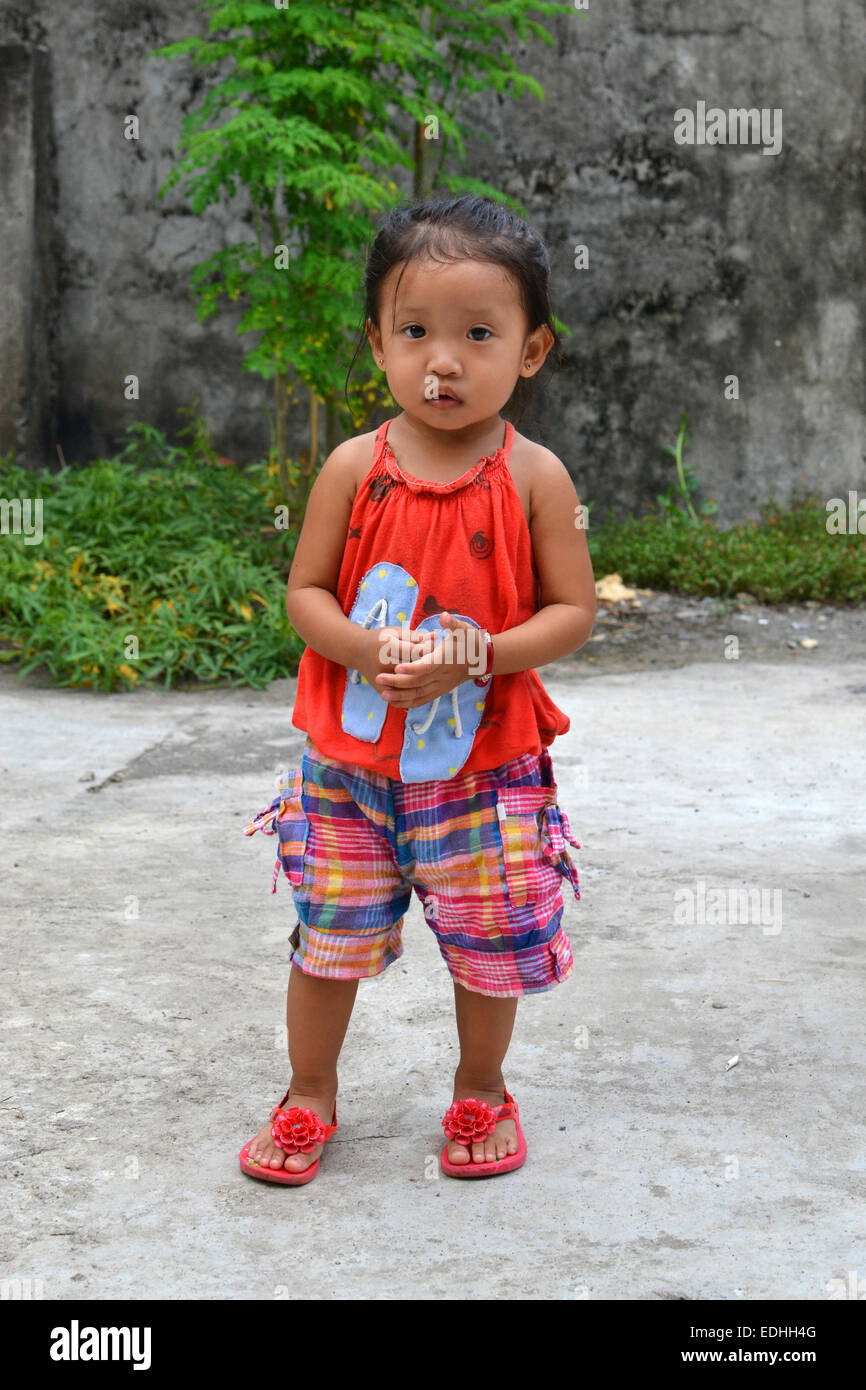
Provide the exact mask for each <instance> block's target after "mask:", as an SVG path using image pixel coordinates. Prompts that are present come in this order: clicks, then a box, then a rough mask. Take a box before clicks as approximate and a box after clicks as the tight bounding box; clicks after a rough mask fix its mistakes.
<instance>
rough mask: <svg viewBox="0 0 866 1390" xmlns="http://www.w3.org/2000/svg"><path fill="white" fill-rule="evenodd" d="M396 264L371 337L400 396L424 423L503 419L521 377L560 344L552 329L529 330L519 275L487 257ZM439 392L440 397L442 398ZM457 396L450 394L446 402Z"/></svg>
mask: <svg viewBox="0 0 866 1390" xmlns="http://www.w3.org/2000/svg"><path fill="white" fill-rule="evenodd" d="M402 268H403V263H400V264H398V265H395V266H392V267H391V269H390V270H389V272H388V274H387V275H386V277H385V279H384V281H383V282H382V287H381V291H380V315H379V317H380V322H381V328H380V330H377V329H376V328H374V327H373V326H372V325H371V324H369V323H368V327H367V336H368V338H369V340H370V346H371V347H372V349H373V356H374V358H375V360H376V363H377V365H378V364H379V359H380V358H384V368H383V369H384V371H385V372H386V374H387V377H388V385H389V387H390V389H391V394H392V396H393V397H394V399H395V401H397V402H398V404H399V405H400V406H402V408H403V410H404V411H405V412H406V413H407V414H408V415H410V416H412V417H413V418H414V419H415V420H417V421H418V422H419V423H421V424H426V425H428V426H430V427H431V428H432V429H437V430H447V431H452V432H455V433H456V432H457V431H459V430H462V429H465V427H466V426H467V425H474V424H477V423H480V422H484V421H489V420H491V419H493V418H495V417H496V416H498V414H499V412H500V410H501V409H502V407H503V406H504V405H505V403H506V401H507V400H508V398H509V396H510V395H511V393H512V391H513V390H514V384H515V382H516V381H517V378H518V377H519V376H533V375H534V374H535V372H537V371H538V370H539V368H540V367H541V365H542V363H543V362H544V359H545V357H546V356H547V354H548V352H549V351H550V348H551V346H552V345H553V334H552V333H551V332H550V329H549V328H547V327H546V326H542V327H540V328H536V329H535V330H534V331H533V332H532V333H529V332H528V331H527V318H526V312H525V310H524V309H523V307H522V305H521V303H520V300H519V297H518V291H517V286H516V284H515V282H514V280H513V279H512V278H511V277H510V276H509V275H508V274H507V273H506V272H505V271H504V270H503V269H502V267H501V266H497V265H490V264H489V263H487V262H485V261H468V260H459V261H452V262H444V263H443V262H434V261H431V260H429V259H428V258H427V257H425V256H421V257H419V258H418V259H417V260H414V261H410V262H409V263H408V265H406V269H405V272H404V274H403V278H402V280H401V281H400V288H399V290H398V291H397V303H396V306H395V304H394V290H395V286H396V284H397V280H398V279H399V277H400V271H401V270H402ZM437 395H438V399H437ZM449 395H450V399H446V397H447V396H449Z"/></svg>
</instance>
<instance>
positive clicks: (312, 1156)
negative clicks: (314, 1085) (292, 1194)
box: [249, 1090, 337, 1173]
mask: <svg viewBox="0 0 866 1390" xmlns="http://www.w3.org/2000/svg"><path fill="white" fill-rule="evenodd" d="M336 1099H337V1092H336V1090H334V1091H332V1092H330V1093H329V1094H327V1095H325V1094H324V1093H322V1094H320V1095H315V1096H314V1095H307V1094H306V1093H304V1092H301V1091H291V1090H290V1091H289V1098H288V1100H287V1101H286V1103H285V1105H284V1106H283V1109H284V1110H288V1109H289V1107H290V1106H292V1105H300V1106H301V1107H302V1108H304V1109H306V1110H315V1112H316V1114H317V1115H318V1117H319V1119H320V1120H321V1121H322V1124H325V1125H329V1124H330V1123H331V1116H332V1115H333V1113H334V1102H335V1101H336ZM323 1148H324V1144H316V1146H315V1148H313V1149H311V1150H310V1152H309V1153H308V1154H287V1153H286V1151H285V1149H281V1148H280V1146H279V1144H275V1143H274V1141H273V1139H272V1138H271V1121H270V1120H268V1123H267V1124H266V1125H265V1126H264V1128H262V1129H260V1130H259V1132H258V1134H257V1135H256V1137H255V1139H253V1140H252V1142H251V1143H250V1153H249V1161H250V1163H260V1164H261V1166H262V1167H263V1168H286V1169H288V1171H289V1172H290V1173H302V1172H303V1171H304V1169H305V1168H309V1166H310V1164H311V1163H315V1161H316V1159H317V1158H318V1157H319V1154H320V1153H321V1152H322V1149H323Z"/></svg>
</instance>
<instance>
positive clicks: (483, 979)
mask: <svg viewBox="0 0 866 1390" xmlns="http://www.w3.org/2000/svg"><path fill="white" fill-rule="evenodd" d="M278 788H279V792H278V795H277V796H276V797H275V798H274V800H273V801H272V803H271V805H270V806H268V807H267V808H265V810H263V811H260V812H259V813H258V815H256V816H255V817H254V819H253V820H252V821H251V822H250V824H249V825H247V826H245V827H244V834H245V835H253V834H255V832H256V831H257V830H261V831H263V832H264V833H265V834H266V835H273V834H276V835H278V836H279V847H278V853H277V862H276V865H275V867H274V876H273V883H272V885H271V892H272V893H274V892H276V887H277V879H278V877H279V872H280V868H281V867H282V869H283V872H284V873H285V875H286V877H287V878H288V880H289V883H290V885H291V889H292V895H293V898H294V903H295V908H296V910H297V914H298V922H297V924H296V926H295V929H294V931H293V933H292V935H291V937H290V938H289V940H290V944H291V946H292V954H291V956H290V959H291V961H292V964H293V965H294V966H296V967H297V968H298V969H300V970H302V971H303V972H304V973H305V974H307V975H316V976H320V977H322V978H325V979H331V980H354V979H362V978H366V977H367V976H371V975H380V974H381V973H382V972H383V971H384V970H386V969H387V967H388V966H389V965H390V964H391V963H392V961H395V960H398V959H399V957H400V956H401V955H402V954H403V945H402V941H401V931H402V925H403V917H404V915H405V913H406V911H407V909H408V907H409V904H410V903H411V901H412V890H413V889H414V891H415V893H416V894H417V895H418V898H419V900H420V902H421V906H422V908H423V910H424V916H425V917H426V919H427V922H428V923H429V925H430V927H431V928H432V930H433V932H434V934H435V936H436V939H437V941H438V944H439V950H440V952H441V954H442V956H443V958H444V960H445V963H446V965H447V967H448V969H449V971H450V973H451V975H452V976H453V978H454V979H455V980H458V981H459V983H460V984H461V985H463V986H464V987H465V988H466V989H469V990H474V991H476V992H477V993H479V994H488V995H493V996H498V997H501V998H506V997H511V996H514V995H522V994H538V993H541V992H542V991H544V990H548V989H552V988H553V987H554V986H555V985H557V984H559V983H560V982H561V981H562V980H564V979H566V978H567V976H568V975H570V974H571V971H572V969H573V966H574V960H573V957H572V953H571V946H570V943H569V940H568V937H567V936H566V934H565V932H564V931H563V929H562V926H561V919H562V913H563V906H564V905H563V899H562V891H561V886H562V881H563V879H566V880H567V881H568V882H569V883H570V884H571V886H572V888H573V890H574V894H575V897H576V898H579V897H580V886H579V883H578V877H577V870H576V869H575V866H574V864H573V862H572V860H571V858H570V857H569V854H568V851H567V848H566V843H565V842H566V841H568V842H569V843H570V844H572V845H574V847H575V848H576V849H580V845H579V844H578V842H577V841H576V840H574V839H572V836H571V831H570V827H569V824H568V817H567V816H566V814H565V812H564V811H563V810H561V808H560V807H559V806H558V805H557V801H556V793H557V788H556V782H555V781H554V778H553V764H552V762H551V758H550V754H549V753H548V751H547V749H546V748H545V749H542V752H541V753H540V754H538V755H536V754H529V753H527V754H524V755H523V756H521V757H519V758H515V759H513V760H512V761H511V762H508V763H503V764H502V765H501V766H499V767H495V768H492V769H490V770H488V771H483V772H468V773H458V774H457V776H455V777H452V778H450V779H449V780H447V781H436V782H411V783H406V782H400V781H395V780H393V779H392V778H389V777H384V776H382V775H380V774H378V773H374V772H367V771H366V770H364V769H361V768H357V767H354V766H353V765H352V764H350V763H343V762H338V761H337V760H336V759H334V758H329V757H326V756H325V755H324V754H323V753H321V752H319V750H318V749H317V748H316V747H315V745H314V744H313V742H312V740H311V739H310V737H309V735H308V736H307V741H306V747H305V749H304V753H303V757H302V760H301V766H300V767H299V768H298V769H297V770H295V771H291V772H287V773H284V774H283V775H282V776H281V777H280V778H279V779H278Z"/></svg>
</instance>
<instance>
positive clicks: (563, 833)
mask: <svg viewBox="0 0 866 1390" xmlns="http://www.w3.org/2000/svg"><path fill="white" fill-rule="evenodd" d="M496 814H497V817H498V820H499V832H500V836H501V839H502V856H503V862H504V865H505V877H506V880H507V883H508V893H509V897H510V898H511V901H512V904H513V905H514V906H515V907H525V906H526V905H527V904H528V903H533V902H535V901H537V899H538V898H539V897H541V896H542V895H543V894H544V893H545V891H549V882H548V883H545V878H544V873H543V866H544V864H545V862H546V863H547V864H548V865H549V866H550V867H551V868H553V869H555V870H556V872H557V873H558V874H559V875H560V877H561V878H563V879H566V880H567V881H568V882H569V883H570V884H571V886H572V888H573V889H574V894H575V897H577V898H579V897H580V884H579V882H578V877H577V869H576V868H575V866H574V863H573V861H572V859H571V856H570V855H569V853H568V850H567V848H566V841H568V843H569V844H572V845H574V847H575V849H580V845H579V844H578V843H577V841H576V840H574V839H573V838H572V835H571V827H570V825H569V823H568V817H567V816H566V814H565V812H564V811H563V810H562V809H561V807H560V806H559V805H558V804H557V802H556V786H555V785H554V786H539V787H533V786H528V787H499V788H498V789H497V793H496Z"/></svg>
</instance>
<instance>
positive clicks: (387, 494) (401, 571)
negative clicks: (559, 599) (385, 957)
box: [292, 420, 571, 781]
mask: <svg viewBox="0 0 866 1390" xmlns="http://www.w3.org/2000/svg"><path fill="white" fill-rule="evenodd" d="M390 424H391V421H390V420H386V421H385V423H384V424H383V425H381V426H380V428H379V429H378V431H377V433H376V441H375V447H374V451H373V462H372V465H371V467H370V469H369V472H368V473H367V474H366V476H365V478H364V480H363V482H362V483H361V484H360V486H359V487H358V491H357V494H356V496H355V500H354V503H353V506H352V514H351V517H350V519H349V527H348V532H347V535H346V541H345V548H344V551H343V560H342V564H341V566H340V574H339V578H338V581H337V590H336V597H337V600H338V602H339V603H340V605H341V607H342V609H343V612H344V613H345V614H346V616H347V617H350V618H352V620H353V621H356V622H359V623H361V624H362V625H364V626H368V627H378V626H389V627H390V626H400V625H401V624H402V625H405V626H407V627H409V628H410V629H414V628H418V627H421V626H422V625H423V628H424V630H425V631H436V632H439V633H440V634H442V633H443V629H442V628H441V627H439V624H438V622H436V620H435V615H436V614H438V613H440V612H442V611H443V610H445V609H447V610H448V611H449V612H452V613H454V614H455V615H456V616H458V617H462V618H464V619H466V620H469V621H472V622H474V623H477V624H478V626H479V627H481V628H487V630H488V631H489V632H490V634H491V636H492V637H493V640H494V643H495V641H496V634H497V633H498V632H505V631H507V629H509V628H512V627H517V626H518V624H520V623H523V622H526V620H527V619H528V618H531V617H532V615H533V613H536V612H537V611H538V574H537V570H536V567H535V561H534V557H533V554H532V541H531V538H530V534H529V527H528V526H527V524H526V517H525V515H524V511H523V504H522V502H521V500H520V494H519V493H518V491H517V488H516V487H515V485H514V480H513V478H512V476H511V471H510V469H509V466H508V460H509V456H510V454H511V446H512V444H513V442H514V427H513V425H512V424H511V422H510V421H506V422H505V439H504V441H503V443H502V444H501V445H500V447H499V448H498V449H497V450H496V451H495V453H493V454H491V455H489V456H487V457H485V458H482V459H479V461H478V462H477V463H476V464H474V465H473V466H472V467H471V468H470V469H468V470H467V472H465V473H464V474H463V475H462V477H460V478H455V479H454V480H453V481H452V482H448V483H438V482H430V481H428V480H426V479H421V478H414V477H412V476H411V475H409V474H407V473H404V472H403V470H402V468H401V467H400V466H399V464H398V463H397V460H396V458H395V456H394V453H393V450H392V449H391V446H390V444H389V443H388V439H387V433H388V426H389V425H390ZM458 697H459V698H458ZM433 703H434V704H435V702H433ZM430 712H431V707H430V706H423V707H418V708H416V709H410V710H407V709H397V708H394V707H392V706H391V705H388V704H386V703H385V701H384V700H382V699H381V697H380V696H379V695H378V694H376V693H375V692H374V691H373V689H372V688H371V687H370V686H369V685H368V684H367V682H366V680H363V681H362V680H361V678H360V673H358V672H354V673H352V672H351V671H350V670H347V668H346V667H345V666H341V665H339V664H338V663H337V662H334V661H330V660H328V659H327V658H326V657H324V656H321V655H320V653H318V652H316V651H314V650H313V649H312V647H309V646H308V647H306V649H305V650H304V654H303V656H302V657H301V662H300V667H299V670H298V688H297V694H296V697H295V706H294V712H293V714H292V723H293V725H294V726H295V727H296V728H298V729H304V730H306V731H307V733H308V734H309V735H310V737H311V738H312V740H313V742H314V743H315V745H316V747H317V748H318V749H319V750H320V751H321V752H322V753H324V754H326V756H328V757H332V758H336V759H338V760H339V761H341V762H348V763H352V764H354V765H355V766H356V767H360V768H364V769H367V770H368V771H372V772H378V773H380V774H382V775H384V776H386V777H391V778H394V779H395V780H398V781H426V780H428V779H429V780H438V779H444V778H447V777H449V776H453V775H455V773H456V772H457V771H461V772H473V771H478V772H480V771H483V770H486V769H489V768H493V767H498V766H499V765H500V764H501V763H504V762H509V761H510V760H511V759H512V758H516V757H519V756H520V755H521V754H523V753H539V752H540V751H541V748H542V747H543V746H544V747H546V746H547V745H549V744H551V743H552V742H553V740H554V739H555V738H556V737H557V735H558V734H564V733H567V732H568V730H569V728H570V727H571V724H570V720H569V718H568V716H567V715H566V714H564V713H563V712H562V710H560V709H559V708H558V707H557V706H556V705H555V704H554V703H553V701H552V700H551V698H550V696H549V695H548V694H547V691H546V690H545V689H544V686H543V685H542V683H541V679H540V677H539V675H538V672H537V671H535V670H534V669H533V670H528V671H519V672H515V673H513V674H510V675H502V676H494V677H493V679H492V680H491V681H490V682H489V683H488V684H487V686H485V687H479V686H476V685H475V684H474V682H473V681H472V680H469V681H466V682H464V683H463V684H462V685H460V686H458V687H457V690H456V691H454V692H451V694H450V695H449V696H443V697H442V698H441V700H440V702H439V708H438V709H433V711H432V713H433V716H434V718H433V721H431V720H430V718H429V714H430ZM407 719H408V720H409V721H410V722H409V724H408V727H407ZM347 727H348V729H350V730H352V732H347ZM419 730H420V731H421V732H418V731H419ZM458 735H459V737H458ZM434 736H435V737H434ZM425 758H431V759H432V761H431V762H429V763H426V764H425V762H424V759H425ZM413 760H414V761H413ZM419 760H420V761H419ZM431 768H432V769H433V770H432V771H431Z"/></svg>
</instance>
